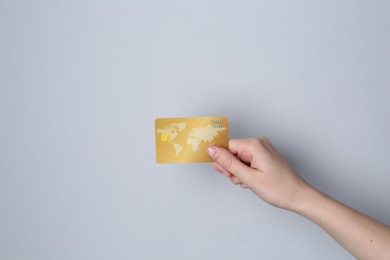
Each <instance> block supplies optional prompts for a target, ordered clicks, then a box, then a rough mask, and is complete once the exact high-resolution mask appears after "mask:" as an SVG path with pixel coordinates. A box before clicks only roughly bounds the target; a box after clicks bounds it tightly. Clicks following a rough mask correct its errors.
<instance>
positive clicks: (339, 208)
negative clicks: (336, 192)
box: [294, 187, 390, 260]
mask: <svg viewBox="0 0 390 260" xmlns="http://www.w3.org/2000/svg"><path fill="white" fill-rule="evenodd" d="M302 197H303V198H304V199H302V201H301V203H300V204H299V205H297V206H296V208H295V209H294V211H295V212H296V213H298V214H300V215H302V216H304V217H306V218H308V219H309V220H311V221H312V222H314V223H316V224H317V225H319V226H320V227H321V228H323V229H324V230H325V231H326V232H327V233H328V234H329V235H330V236H332V237H333V238H334V239H335V240H336V241H337V242H338V243H339V244H340V245H341V246H343V247H344V248H345V249H347V250H348V251H349V252H350V253H351V254H352V255H354V256H355V257H357V258H358V259H375V260H378V259H390V227H389V226H386V225H385V224H383V223H381V222H378V221H376V220H374V219H372V218H370V217H368V216H366V215H364V214H362V213H360V212H358V211H356V210H354V209H352V208H350V207H348V206H346V205H344V204H342V203H340V202H338V201H337V200H335V199H333V198H331V197H329V196H327V195H325V194H323V193H321V192H320V191H317V190H315V189H314V188H311V187H309V188H307V189H306V190H305V192H304V196H302Z"/></svg>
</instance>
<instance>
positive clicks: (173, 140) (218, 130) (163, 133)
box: [155, 116, 229, 163]
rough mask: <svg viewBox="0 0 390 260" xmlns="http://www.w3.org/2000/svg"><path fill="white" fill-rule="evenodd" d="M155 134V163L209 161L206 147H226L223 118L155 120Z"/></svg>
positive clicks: (226, 129)
mask: <svg viewBox="0 0 390 260" xmlns="http://www.w3.org/2000/svg"><path fill="white" fill-rule="evenodd" d="M155 135H156V161H157V163H193V162H212V161H213V160H212V159H211V158H210V157H209V155H208V154H207V148H208V147H209V146H211V145H217V146H222V147H225V148H228V146H229V134H228V119H227V117H225V116H207V117H184V118H157V119H156V120H155Z"/></svg>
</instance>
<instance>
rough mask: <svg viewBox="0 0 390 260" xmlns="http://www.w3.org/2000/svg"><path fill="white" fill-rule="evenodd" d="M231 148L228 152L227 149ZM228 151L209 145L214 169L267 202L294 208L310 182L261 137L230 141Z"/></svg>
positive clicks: (289, 208)
mask: <svg viewBox="0 0 390 260" xmlns="http://www.w3.org/2000/svg"><path fill="white" fill-rule="evenodd" d="M229 150H230V151H229ZM229 150H227V149H225V148H222V147H217V146H211V147H209V149H208V153H209V155H210V157H211V158H212V159H213V160H215V163H214V164H213V166H214V168H215V169H216V170H217V171H219V172H220V173H222V174H223V175H225V176H226V177H228V178H229V179H230V180H231V181H232V182H233V183H234V184H240V185H241V186H242V187H244V188H249V189H251V190H252V191H253V192H254V193H255V194H256V195H257V196H258V197H260V198H261V199H263V200H264V201H266V202H268V203H269V204H271V205H273V206H276V207H280V208H284V209H288V210H292V211H295V210H296V209H297V208H298V207H299V203H300V201H301V199H302V198H303V197H304V193H305V190H307V188H308V187H309V185H308V184H307V183H306V182H305V181H304V180H303V179H302V178H301V177H300V176H299V175H298V174H297V173H296V172H295V171H294V170H293V169H292V168H291V167H290V166H289V164H288V163H287V162H286V161H285V160H284V159H283V157H282V156H281V155H280V154H279V153H278V152H277V151H276V149H275V148H274V147H273V146H272V144H271V142H270V141H269V140H268V139H266V138H264V137H260V138H251V139H241V140H230V141H229Z"/></svg>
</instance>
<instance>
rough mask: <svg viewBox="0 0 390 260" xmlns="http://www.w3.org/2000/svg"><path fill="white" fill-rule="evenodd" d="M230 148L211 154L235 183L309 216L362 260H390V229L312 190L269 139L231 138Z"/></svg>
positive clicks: (219, 166)
mask: <svg viewBox="0 0 390 260" xmlns="http://www.w3.org/2000/svg"><path fill="white" fill-rule="evenodd" d="M229 150H230V151H228V150H226V149H224V148H221V147H211V148H209V155H210V156H211V157H212V158H213V159H214V160H215V163H214V168H215V169H216V170H217V171H219V172H221V173H222V174H223V175H225V176H226V177H228V178H229V179H230V180H231V181H232V182H233V183H234V184H239V185H241V186H242V187H244V188H249V189H251V190H252V191H253V192H254V193H255V194H256V195H257V196H258V197H260V198H261V199H263V200H264V201H266V202H268V203H269V204H271V205H273V206H276V207H280V208H283V209H287V210H290V211H292V212H295V213H297V214H300V215H302V216H304V217H306V218H307V219H309V220H311V221H312V222H314V223H316V224H317V225H319V226H320V227H321V228H323V229H324V230H325V231H326V232H327V233H328V234H329V235H330V236H331V237H333V238H334V239H335V240H336V241H337V242H338V243H339V244H340V245H341V246H343V247H344V248H345V249H346V250H348V251H349V252H350V253H351V254H352V255H354V256H355V257H357V258H359V259H375V260H378V259H390V227H389V226H387V225H385V224H383V223H381V222H379V221H377V220H375V219H373V218H370V217H368V216H366V215H364V214H362V213H360V212H358V211H356V210H354V209H352V208H350V207H348V206H346V205H344V204H342V203H341V202H339V201H337V200H335V199H333V198H331V197H329V196H328V195H326V194H324V193H322V192H320V191H318V190H316V189H314V188H313V187H311V186H310V185H309V184H307V183H306V182H305V181H304V180H303V179H302V178H301V177H300V176H299V175H298V174H297V173H296V172H295V171H294V170H293V169H292V168H291V167H290V166H289V164H288V163H287V162H286V161H285V160H284V159H283V158H282V156H281V155H280V154H279V153H278V152H277V151H276V149H275V148H274V147H273V146H272V144H271V143H270V142H269V141H268V140H267V139H266V138H252V139H242V140H231V141H230V142H229Z"/></svg>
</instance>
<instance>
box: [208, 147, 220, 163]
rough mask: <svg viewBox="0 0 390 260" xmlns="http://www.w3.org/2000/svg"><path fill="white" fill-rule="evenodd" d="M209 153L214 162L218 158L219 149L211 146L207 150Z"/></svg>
mask: <svg viewBox="0 0 390 260" xmlns="http://www.w3.org/2000/svg"><path fill="white" fill-rule="evenodd" d="M207 153H208V154H209V156H210V157H211V158H212V159H213V160H215V158H216V157H217V153H218V149H217V148H216V147H215V146H210V147H209V148H207Z"/></svg>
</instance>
